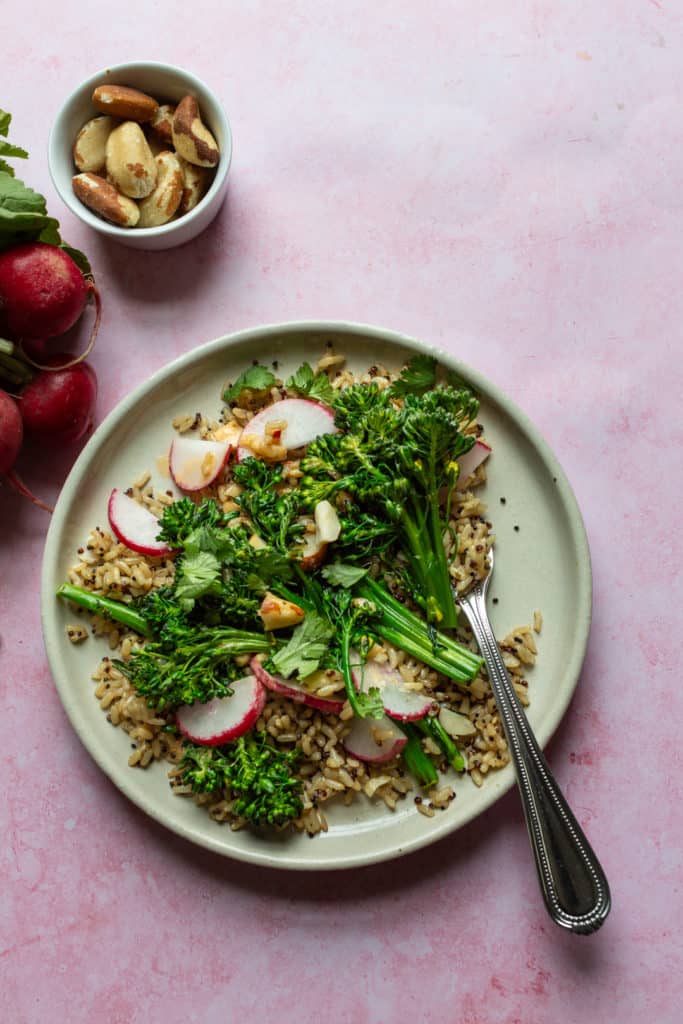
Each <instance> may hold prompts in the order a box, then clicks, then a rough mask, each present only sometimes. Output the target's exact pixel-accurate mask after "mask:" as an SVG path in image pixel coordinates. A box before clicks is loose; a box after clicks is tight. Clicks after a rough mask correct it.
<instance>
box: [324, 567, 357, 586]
mask: <svg viewBox="0 0 683 1024" xmlns="http://www.w3.org/2000/svg"><path fill="white" fill-rule="evenodd" d="M367 571H368V570H367V569H360V568H359V567H358V566H357V565H344V563H343V562H332V564H331V565H326V566H325V567H324V568H323V569H322V574H323V576H324V577H325V579H326V580H327V582H328V583H331V584H332V586H333V587H345V588H348V587H352V586H353V585H354V583H358V580H362V579H363V577H364V576H366V575H367Z"/></svg>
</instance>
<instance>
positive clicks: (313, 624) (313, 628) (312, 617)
mask: <svg viewBox="0 0 683 1024" xmlns="http://www.w3.org/2000/svg"><path fill="white" fill-rule="evenodd" d="M333 636H334V627H333V626H332V625H331V624H330V623H329V621H328V620H327V619H324V618H323V617H322V615H318V614H317V613H316V612H313V611H309V612H306V618H305V619H304V621H303V622H302V623H301V625H300V626H296V627H295V629H294V630H293V632H292V636H291V639H290V640H289V642H288V643H287V644H285V646H284V647H282V648H280V650H279V651H277V652H276V653H275V654H274V655H273V657H272V658H271V664H272V666H273V668H274V669H275V671H276V672H277V673H278V674H279V675H281V676H283V677H284V678H285V679H288V678H289V676H292V675H294V673H295V672H296V673H297V674H298V676H299V678H300V679H303V677H304V676H310V674H311V672H315V671H316V669H317V668H318V667H319V666H320V662H321V661H322V659H323V658H324V657H325V654H326V653H327V648H328V646H329V641H330V640H331V639H332V637H333Z"/></svg>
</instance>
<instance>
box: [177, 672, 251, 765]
mask: <svg viewBox="0 0 683 1024" xmlns="http://www.w3.org/2000/svg"><path fill="white" fill-rule="evenodd" d="M230 686H231V688H232V691H233V693H232V696H231V697H215V698H214V699H213V700H210V701H208V702H207V703H206V704H183V706H182V707H180V708H178V710H177V711H176V724H177V726H178V728H179V729H180V731H181V733H182V734H183V736H187V738H188V739H190V740H192V742H193V743H199V744H201V745H202V746H204V747H217V746H220V744H221V743H229V742H230V741H231V740H236V739H238V738H239V737H240V736H243V735H244V734H245V733H246V732H249V730H250V729H252V728H253V726H254V725H256V722H257V721H258V719H259V716H260V714H261V712H262V711H263V709H264V707H265V705H266V691H265V689H264V687H263V686H262V685H261V683H260V682H259V681H258V679H256V677H255V676H244V677H243V678H242V679H237V680H236V681H235V682H234V683H231V684H230Z"/></svg>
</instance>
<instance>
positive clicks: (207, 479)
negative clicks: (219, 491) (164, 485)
mask: <svg viewBox="0 0 683 1024" xmlns="http://www.w3.org/2000/svg"><path fill="white" fill-rule="evenodd" d="M234 450H235V449H234V445H231V444H230V442H229V441H201V440H199V438H194V437H176V438H175V439H174V441H173V443H172V444H171V450H170V452H169V454H168V468H169V470H170V473H171V476H172V477H173V482H174V483H175V484H176V485H177V486H178V487H179V488H180V490H181V491H188V492H192V491H201V490H202V488H204V487H208V486H209V484H211V483H213V481H214V480H215V479H216V478H217V477H218V476H219V475H220V473H221V472H222V471H223V469H224V468H225V464H226V463H227V461H228V459H229V458H230V454H231V452H233V451H234Z"/></svg>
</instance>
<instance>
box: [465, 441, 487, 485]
mask: <svg viewBox="0 0 683 1024" xmlns="http://www.w3.org/2000/svg"><path fill="white" fill-rule="evenodd" d="M491 451H492V449H491V448H489V446H488V445H487V444H484V442H483V441H475V442H474V444H473V445H472V447H471V448H470V450H469V451H468V452H465V454H464V455H461V456H460V458H459V459H457V460H456V461H457V463H458V465H459V466H460V475H459V477H458V482H457V484H456V488H460V487H462V485H463V484H464V483H465V481H466V480H469V478H470V477H471V476H472V474H473V473H474V471H475V470H476V469H478V468H479V466H481V464H482V462H485V461H486V459H488V457H489V455H490V454H491Z"/></svg>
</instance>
